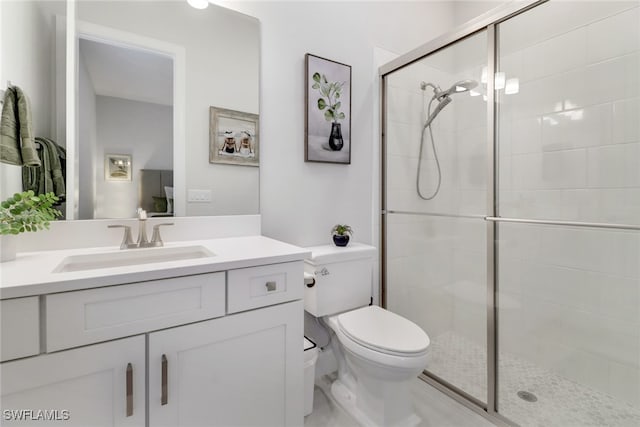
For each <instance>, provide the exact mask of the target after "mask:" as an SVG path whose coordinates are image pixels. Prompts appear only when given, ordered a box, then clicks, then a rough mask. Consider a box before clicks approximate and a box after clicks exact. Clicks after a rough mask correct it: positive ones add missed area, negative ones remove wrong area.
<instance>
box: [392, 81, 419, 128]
mask: <svg viewBox="0 0 640 427" xmlns="http://www.w3.org/2000/svg"><path fill="white" fill-rule="evenodd" d="M386 107H387V110H386V111H387V120H388V121H391V122H399V123H408V124H420V123H422V122H423V120H424V119H423V117H424V114H425V113H424V110H423V106H422V94H421V93H420V92H414V91H409V90H406V89H402V88H394V87H390V88H388V90H387V105H386Z"/></svg>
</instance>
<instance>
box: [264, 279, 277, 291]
mask: <svg viewBox="0 0 640 427" xmlns="http://www.w3.org/2000/svg"><path fill="white" fill-rule="evenodd" d="M265 286H266V287H267V292H273V291H275V290H276V282H274V281H270V282H267V283H265Z"/></svg>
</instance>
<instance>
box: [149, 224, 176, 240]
mask: <svg viewBox="0 0 640 427" xmlns="http://www.w3.org/2000/svg"><path fill="white" fill-rule="evenodd" d="M165 225H173V222H163V223H162V224H156V225H154V226H153V235H152V236H151V245H152V246H164V242H163V241H162V237H160V227H164V226H165Z"/></svg>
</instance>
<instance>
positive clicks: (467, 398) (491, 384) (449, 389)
mask: <svg viewBox="0 0 640 427" xmlns="http://www.w3.org/2000/svg"><path fill="white" fill-rule="evenodd" d="M547 1H549V0H529V1H526V2H518V3H517V4H514V3H508V4H505V5H503V6H500V7H498V8H495V9H493V10H492V11H489V12H487V13H485V14H483V15H480V16H478V17H477V18H475V19H473V20H471V21H469V22H467V23H466V24H464V25H462V26H460V27H457V28H456V29H454V30H453V31H451V32H449V33H446V34H444V35H443V36H441V37H439V38H437V39H434V40H433V41H431V42H429V43H426V44H425V45H422V46H420V47H418V48H417V49H414V50H412V51H410V52H408V53H407V54H405V55H402V56H400V57H399V58H397V59H395V60H393V61H391V62H389V63H388V64H386V65H383V66H382V67H380V69H379V75H380V93H381V103H380V120H381V156H380V160H381V164H380V174H381V184H382V185H381V194H380V202H381V211H380V227H381V230H380V239H381V250H380V299H381V302H382V306H383V307H386V306H387V304H386V286H387V283H386V282H387V280H386V273H387V268H386V263H385V259H386V255H387V254H386V247H387V234H386V233H387V223H386V220H387V214H388V213H398V214H412V212H402V211H393V210H387V205H386V203H387V200H386V196H387V194H386V183H387V175H386V172H387V171H386V159H387V154H386V115H387V111H386V89H387V88H386V84H387V81H386V77H387V75H389V74H390V73H392V72H394V71H397V70H399V69H401V68H403V67H405V66H408V65H410V64H413V63H414V62H416V61H419V60H421V59H423V58H425V57H427V56H429V55H431V54H433V53H435V52H437V51H439V50H442V49H445V48H447V47H449V46H452V45H453V44H454V43H456V42H458V41H461V40H463V39H465V38H467V37H470V36H473V35H475V34H477V33H480V32H483V31H486V34H487V75H488V76H493V75H495V70H496V68H497V65H498V63H497V59H498V45H497V36H498V34H497V32H498V25H499V24H500V23H502V22H504V21H506V20H508V19H510V18H512V17H514V16H516V15H519V14H521V13H525V12H527V11H528V10H530V9H533V8H535V7H537V6H539V5H541V4H544V3H546V2H547ZM494 83H495V81H494V79H493V78H488V79H487V150H488V156H487V159H488V161H487V215H486V216H482V215H454V214H452V215H448V214H440V213H429V212H421V213H413V214H416V215H427V216H440V217H442V216H445V217H450V218H475V219H484V221H485V223H486V233H487V252H486V253H487V284H486V285H487V307H486V308H487V312H486V313H487V402H486V404H485V403H484V402H482V401H481V400H479V399H477V398H475V397H473V396H471V395H470V394H469V393H466V392H465V391H463V390H461V389H460V388H457V387H456V386H455V385H453V384H450V383H448V382H447V381H445V380H443V379H442V378H439V377H437V376H436V375H434V374H431V373H428V372H426V371H423V374H422V375H421V376H420V378H421V379H422V380H424V381H425V382H427V383H429V384H431V385H432V386H434V387H435V388H437V389H439V390H440V391H442V392H444V393H445V394H447V395H449V396H450V397H452V398H454V399H455V400H457V401H458V402H460V403H462V404H463V405H465V406H467V407H468V408H470V409H472V410H473V411H475V412H477V413H479V414H481V415H482V416H484V417H485V418H487V419H489V420H490V421H492V422H493V423H495V424H497V425H506V426H511V425H517V424H515V423H514V422H513V421H511V420H509V419H508V418H506V417H505V416H503V415H502V414H500V413H498V400H497V398H498V389H497V384H498V375H499V372H498V368H497V362H498V329H497V320H498V318H497V317H498V312H497V307H496V302H497V301H496V289H497V283H498V277H497V275H496V272H497V269H498V253H497V250H498V249H497V245H496V242H497V241H498V227H497V224H498V223H500V222H502V223H524V224H543V225H552V226H572V227H579V228H582V227H586V228H596V229H618V230H634V231H640V226H638V225H632V224H610V223H594V222H579V221H551V220H537V219H525V218H505V217H501V216H499V212H498V191H497V190H498V188H497V185H498V184H497V178H498V176H497V173H498V172H497V168H496V166H497V162H496V158H497V149H496V148H497V135H496V126H497V119H498V104H497V103H496V94H495V90H494Z"/></svg>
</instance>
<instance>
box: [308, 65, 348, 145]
mask: <svg viewBox="0 0 640 427" xmlns="http://www.w3.org/2000/svg"><path fill="white" fill-rule="evenodd" d="M312 78H313V85H312V86H311V87H312V88H313V89H317V90H318V92H320V98H318V109H319V110H320V111H324V119H325V120H326V121H328V122H331V134H330V135H329V147H330V148H331V149H332V150H333V151H340V150H342V147H343V146H344V140H343V139H342V129H341V126H340V123H339V122H338V120H342V119H344V118H345V115H344V113H343V112H341V111H340V107H341V106H342V102H341V101H340V95H341V94H342V87H343V86H344V84H345V82H329V80H327V76H325V75H324V74H320V73H313V77H312Z"/></svg>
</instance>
